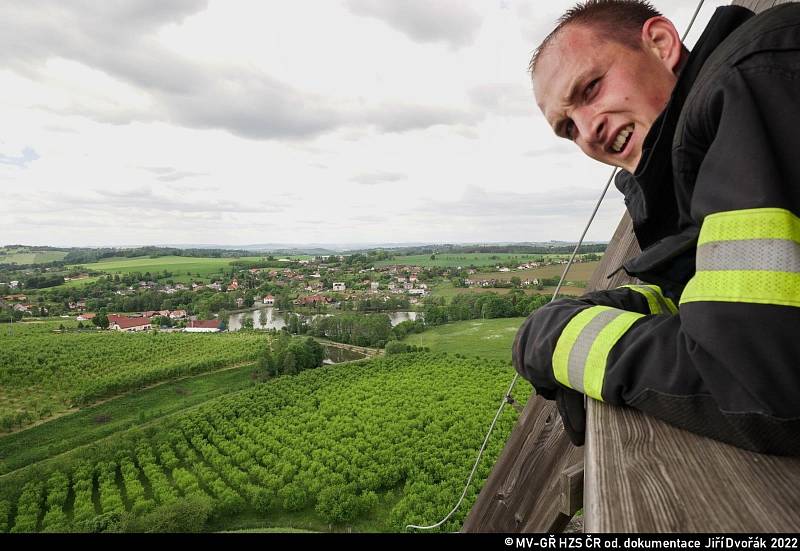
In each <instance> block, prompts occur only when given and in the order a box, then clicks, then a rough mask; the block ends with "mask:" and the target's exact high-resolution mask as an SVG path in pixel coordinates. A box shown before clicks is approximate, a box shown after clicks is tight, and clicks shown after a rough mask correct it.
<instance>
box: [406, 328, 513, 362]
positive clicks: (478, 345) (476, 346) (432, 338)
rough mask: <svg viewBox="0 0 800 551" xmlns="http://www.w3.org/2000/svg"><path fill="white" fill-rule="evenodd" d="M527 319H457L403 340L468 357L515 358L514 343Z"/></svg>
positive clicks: (502, 359) (435, 350) (503, 359)
mask: <svg viewBox="0 0 800 551" xmlns="http://www.w3.org/2000/svg"><path fill="white" fill-rule="evenodd" d="M523 321H525V318H498V319H482V320H467V321H456V322H452V323H447V324H445V325H439V326H437V327H432V328H430V329H427V330H426V331H424V332H422V333H417V334H412V335H409V336H408V337H406V338H405V339H404V340H403V343H405V344H409V345H416V346H422V347H428V348H430V349H431V351H433V352H447V353H448V354H460V355H462V356H467V357H470V358H471V357H476V356H480V357H483V358H489V359H491V360H499V361H505V362H510V361H511V344H512V343H513V342H514V336H515V335H516V334H517V329H519V327H520V325H522V322H523Z"/></svg>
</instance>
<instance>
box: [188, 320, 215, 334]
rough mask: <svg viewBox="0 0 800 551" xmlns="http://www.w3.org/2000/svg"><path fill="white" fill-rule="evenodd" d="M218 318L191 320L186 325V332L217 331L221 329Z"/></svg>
mask: <svg viewBox="0 0 800 551" xmlns="http://www.w3.org/2000/svg"><path fill="white" fill-rule="evenodd" d="M221 323H222V322H221V321H220V320H191V321H190V322H189V325H187V326H186V328H185V329H184V332H186V333H219V332H220V331H221V329H220V325H221Z"/></svg>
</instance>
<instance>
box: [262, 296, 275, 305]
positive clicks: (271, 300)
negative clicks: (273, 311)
mask: <svg viewBox="0 0 800 551" xmlns="http://www.w3.org/2000/svg"><path fill="white" fill-rule="evenodd" d="M263 302H264V306H275V297H273V296H272V295H267V296H265V297H264V300H263Z"/></svg>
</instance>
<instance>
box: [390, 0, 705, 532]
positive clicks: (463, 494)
mask: <svg viewBox="0 0 800 551" xmlns="http://www.w3.org/2000/svg"><path fill="white" fill-rule="evenodd" d="M704 1H705V0H700V3H699V4H697V8H696V9H695V11H694V15H692V19H691V21H689V26H688V27H686V31H685V32H684V33H683V36H682V37H681V42H683V41H684V40H685V39H686V36H687V35H688V34H689V31H690V30H691V29H692V25H693V24H694V21H695V19H697V14H698V13H700V8H702V7H703V2H704ZM617 170H619V169H618V168H617V167H614V170H612V171H611V176H609V177H608V181H607V182H606V185H605V187H604V188H603V192H602V193H601V194H600V198H599V199H598V200H597V204H595V206H594V210H593V211H592V214H591V215H590V216H589V221H588V222H587V223H586V227H585V228H583V233H581V237H580V239H578V243H577V244H576V245H575V249H574V250H573V251H572V255H571V256H570V257H569V261H568V262H567V265H566V266H565V267H564V271H563V272H562V273H561V279H559V280H558V285H556V290H555V291H554V292H553V296H552V297H551V298H550V302H553V301H554V300H555V299H556V297H557V296H558V292H559V291H560V290H561V285H562V284H563V283H564V279H565V278H566V277H567V272H569V269H570V267H571V266H572V263H573V261H574V260H575V255H577V254H578V250H579V249H580V247H581V245H582V244H583V240H584V238H585V237H586V233H587V232H588V231H589V228H590V227H591V225H592V222H594V217H595V216H596V215H597V211H598V210H599V209H600V205H601V204H602V203H603V199H605V196H606V193H607V192H608V188H609V187H610V186H611V182H612V181H614V176H616V174H617ZM518 380H519V373H516V374H515V375H514V378H513V379H512V380H511V385H510V386H509V387H508V391H506V393H505V395H504V396H503V401H502V402H500V407H499V408H497V413H495V414H494V419H492V424H491V425H490V426H489V431H488V432H487V433H486V438H484V439H483V444H481V448H480V450H478V457H477V458H476V459H475V464H474V465H473V466H472V472H470V473H469V478H467V483H466V485H465V486H464V491H463V492H461V497H460V498H459V499H458V503H456V505H455V507H453V509H452V510H451V511H450V512H449V513H447V516H445V517H444V518H443V519H442V520H440V521H439V522H437V523H436V524H432V525H430V526H417V525H416V524H409V525H407V526H406V530H409V529H412V528H413V529H416V530H433V529H434V528H438V527H439V526H441V525H442V524H444V523H445V522H447V521H448V520H450V517H452V516H453V515H454V514H455V512H456V511H457V510H458V508H459V507H461V504H462V503H463V502H464V497H466V495H467V490H469V486H470V484H472V478H473V477H474V476H475V471H477V470H478V464H479V463H480V461H481V458H482V457H483V452H484V450H485V449H486V444H487V443H488V442H489V437H490V436H491V435H492V431H494V427H495V425H496V424H497V420H498V419H499V418H500V414H501V413H502V412H503V408H504V407H505V405H506V404H507V403H510V402H509V399H510V398H511V391H512V390H514V386H516V384H517V381H518Z"/></svg>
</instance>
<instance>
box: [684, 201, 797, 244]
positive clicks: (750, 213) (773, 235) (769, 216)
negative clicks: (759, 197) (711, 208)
mask: <svg viewBox="0 0 800 551" xmlns="http://www.w3.org/2000/svg"><path fill="white" fill-rule="evenodd" d="M739 239H787V240H790V241H796V242H798V243H800V218H798V217H797V216H795V215H794V214H793V213H791V212H790V211H788V210H786V209H775V208H764V209H747V210H734V211H728V212H717V213H715V214H709V215H708V216H706V217H705V219H704V220H703V227H702V228H701V229H700V237H699V238H698V241H697V244H698V245H703V244H705V243H710V242H713V241H734V240H739Z"/></svg>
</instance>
